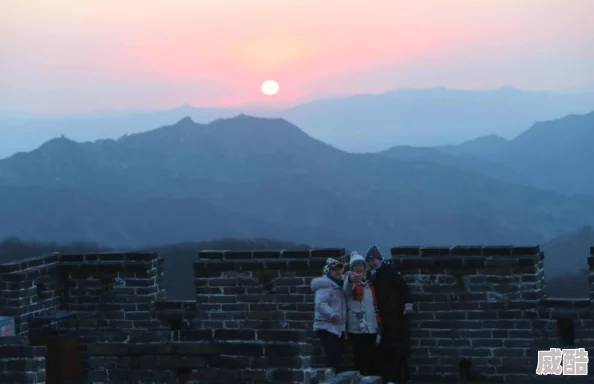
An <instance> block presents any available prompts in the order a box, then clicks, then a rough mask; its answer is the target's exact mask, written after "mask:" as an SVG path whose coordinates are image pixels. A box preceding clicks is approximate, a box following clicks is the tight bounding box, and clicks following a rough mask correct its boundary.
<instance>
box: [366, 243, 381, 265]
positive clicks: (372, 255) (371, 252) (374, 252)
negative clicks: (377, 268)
mask: <svg viewBox="0 0 594 384" xmlns="http://www.w3.org/2000/svg"><path fill="white" fill-rule="evenodd" d="M370 259H379V260H383V259H384V257H383V256H382V253H381V252H380V250H379V249H377V247H376V246H375V245H372V246H371V247H369V249H368V250H367V253H365V260H367V261H369V260H370Z"/></svg>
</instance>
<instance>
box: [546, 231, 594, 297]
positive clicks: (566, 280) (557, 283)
mask: <svg viewBox="0 0 594 384" xmlns="http://www.w3.org/2000/svg"><path fill="white" fill-rule="evenodd" d="M592 246H594V229H593V228H592V226H586V227H583V228H581V229H579V230H577V231H574V232H570V233H567V234H563V235H561V236H558V237H556V238H554V239H552V240H550V241H548V242H547V243H545V244H543V245H542V247H541V250H542V251H543V252H544V254H545V260H544V266H545V278H546V281H547V293H548V295H549V296H551V297H583V298H589V297H590V289H591V288H590V281H589V275H590V271H589V268H588V264H587V257H588V256H589V249H590V247H592Z"/></svg>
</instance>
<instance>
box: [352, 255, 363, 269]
mask: <svg viewBox="0 0 594 384" xmlns="http://www.w3.org/2000/svg"><path fill="white" fill-rule="evenodd" d="M359 263H361V264H363V265H365V258H364V257H363V256H361V255H360V254H359V252H351V259H350V260H349V266H350V267H351V269H353V265H355V264H359Z"/></svg>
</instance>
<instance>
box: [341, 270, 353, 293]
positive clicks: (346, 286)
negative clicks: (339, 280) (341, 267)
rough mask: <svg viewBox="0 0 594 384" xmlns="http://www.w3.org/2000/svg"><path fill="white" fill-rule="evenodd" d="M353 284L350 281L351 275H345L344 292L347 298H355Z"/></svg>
mask: <svg viewBox="0 0 594 384" xmlns="http://www.w3.org/2000/svg"><path fill="white" fill-rule="evenodd" d="M353 288H354V286H353V282H352V281H351V279H350V273H348V272H347V273H345V276H344V283H343V284H342V289H343V290H344V293H345V294H346V295H347V297H352V296H353Z"/></svg>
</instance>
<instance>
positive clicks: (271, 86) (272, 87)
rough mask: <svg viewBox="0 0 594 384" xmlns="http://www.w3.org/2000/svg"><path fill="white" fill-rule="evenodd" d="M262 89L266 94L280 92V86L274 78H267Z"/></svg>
mask: <svg viewBox="0 0 594 384" xmlns="http://www.w3.org/2000/svg"><path fill="white" fill-rule="evenodd" d="M260 89H261V90H262V93H263V94H265V95H266V96H274V95H276V94H277V93H278V91H279V89H280V86H279V85H278V83H277V82H276V81H274V80H266V81H265V82H263V83H262V87H261V88H260Z"/></svg>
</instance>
